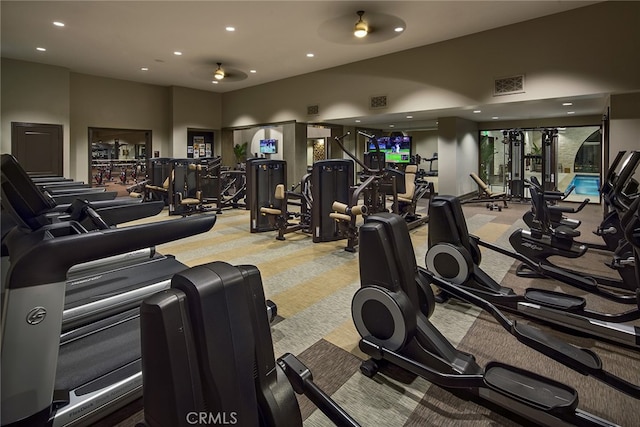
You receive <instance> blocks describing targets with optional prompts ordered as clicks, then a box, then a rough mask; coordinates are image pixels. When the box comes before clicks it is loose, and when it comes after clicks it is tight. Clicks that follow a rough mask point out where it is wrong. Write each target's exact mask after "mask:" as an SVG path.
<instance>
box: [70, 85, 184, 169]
mask: <svg viewBox="0 0 640 427" xmlns="http://www.w3.org/2000/svg"><path fill="white" fill-rule="evenodd" d="M170 126H171V116H170V104H169V91H168V89H167V88H164V87H161V86H155V85H148V84H143V83H136V82H130V81H125V80H116V79H109V78H105V77H97V76H89V75H86V74H78V73H71V162H72V164H75V174H73V173H72V176H73V177H74V178H76V179H83V180H86V179H89V141H88V129H89V127H102V128H116V129H137V130H151V131H152V138H153V139H152V143H153V144H152V147H153V148H152V151H160V155H161V156H168V155H171V133H170V131H171V129H170ZM185 140H186V138H185Z"/></svg>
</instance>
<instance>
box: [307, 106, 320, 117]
mask: <svg viewBox="0 0 640 427" xmlns="http://www.w3.org/2000/svg"><path fill="white" fill-rule="evenodd" d="M318 114H320V108H319V107H318V106H317V105H309V106H308V107H307V115H308V116H317V115H318Z"/></svg>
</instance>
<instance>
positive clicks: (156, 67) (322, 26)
mask: <svg viewBox="0 0 640 427" xmlns="http://www.w3.org/2000/svg"><path fill="white" fill-rule="evenodd" d="M593 3H596V2H594V1H571V0H569V1H366V2H365V1H242V0H236V1H66V2H65V1H6V0H2V2H1V3H0V5H1V15H2V29H1V43H2V56H3V57H7V58H13V59H20V60H25V61H33V62H39V63H45V64H50V65H57V66H61V67H66V68H68V69H70V70H71V71H72V72H77V73H84V74H91V75H98V76H104V77H110V78H117V79H125V80H132V81H138V82H143V83H149V84H155V85H162V86H174V85H175V86H183V87H189V88H194V89H201V90H207V91H213V92H228V91H232V90H237V89H242V88H246V87H250V86H255V85H259V84H263V83H267V82H270V81H275V80H279V79H283V78H287V77H292V76H296V75H300V74H305V73H310V72H313V71H317V70H321V69H326V68H330V67H335V66H338V65H343V64H346V63H350V62H355V61H359V60H363V59H367V58H372V57H376V56H381V55H384V54H388V53H392V52H397V51H401V50H405V49H410V48H413V47H418V46H423V45H427V44H431V43H436V42H439V41H443V40H447V39H451V38H455V37H460V36H463V35H466V34H472V33H476V32H479V31H484V30H488V29H491V28H496V27H500V26H504V25H508V24H513V23H517V22H521V21H525V20H529V19H533V18H537V17H540V16H544V15H549V14H554V13H559V12H562V11H566V10H570V9H573V8H577V7H582V6H585V5H589V4H593ZM358 10H364V11H365V15H364V19H365V20H368V22H369V25H370V26H371V27H372V32H371V34H370V35H369V36H368V37H367V38H366V39H364V40H360V39H355V38H354V37H353V35H352V29H353V26H354V25H355V22H356V21H357V18H358V17H357V15H356V12H357V11H358ZM53 21H61V22H63V23H64V24H65V26H64V27H63V28H59V27H56V26H54V25H53ZM390 24H393V25H392V26H396V24H404V27H405V30H404V31H403V32H401V33H396V32H394V31H393V28H391V27H390ZM385 25H386V27H385ZM227 26H234V27H235V28H236V31H234V32H228V31H226V30H225V27H227ZM36 47H44V48H46V49H47V50H46V52H39V51H37V50H36ZM174 51H181V52H182V53H183V54H182V55H181V56H176V55H174V53H173V52H174ZM309 52H311V53H314V55H315V56H314V57H313V58H308V57H307V56H306V54H307V53H309ZM217 62H221V63H222V66H223V68H224V69H225V70H226V71H227V73H228V74H229V76H228V78H226V79H224V80H223V81H222V82H220V83H219V84H217V85H214V84H212V83H211V82H212V80H213V79H212V73H213V71H214V70H215V68H216V63H217ZM142 67H148V68H149V70H148V71H141V68H142ZM252 69H253V70H256V73H251V72H250V70H252ZM538 104H539V103H538ZM602 104H603V100H602V99H593V98H588V99H585V100H583V107H584V108H583V109H581V110H579V111H576V114H581V115H585V114H599V113H600V112H601V111H602ZM489 108H500V106H490V107H487V109H489ZM483 110H485V108H483ZM555 110H558V103H557V102H553V103H550V104H549V105H535V104H531V105H529V106H527V105H526V104H525V105H522V106H520V105H511V106H510V107H509V111H510V112H511V116H513V118H514V119H522V118H540V117H553V116H554V115H555V114H556V112H555ZM505 111H506V110H505ZM408 113H411V114H412V115H414V117H415V119H416V120H415V121H414V123H415V122H417V119H418V117H421V118H423V119H424V120H431V119H435V117H438V115H439V112H429V113H421V112H408ZM448 113H456V114H458V115H460V116H461V117H464V115H467V116H468V118H470V119H474V120H476V121H485V120H486V121H489V120H491V117H492V116H493V115H500V116H504V115H503V114H499V112H497V111H487V112H486V114H485V113H484V111H483V115H482V116H477V115H474V114H473V113H472V112H471V111H458V110H457V111H452V112H448ZM434 114H435V115H434ZM540 114H543V115H540ZM557 114H565V111H562V112H560V110H558V112H557ZM422 116H424V117H422ZM403 117H406V115H401V116H398V117H393V116H376V117H375V119H374V118H373V117H372V118H369V121H370V123H368V124H371V125H376V124H377V125H381V126H387V125H388V123H392V122H393V121H394V120H397V121H400V120H401V119H402V118H403ZM352 119H353V118H350V120H351V123H353V120H352ZM362 119H363V123H365V120H366V119H367V118H362Z"/></svg>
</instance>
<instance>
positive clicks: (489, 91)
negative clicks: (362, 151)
mask: <svg viewBox="0 0 640 427" xmlns="http://www.w3.org/2000/svg"><path fill="white" fill-rule="evenodd" d="M639 10H640V3H638V2H603V3H599V4H596V5H593V6H590V7H585V8H579V9H575V10H572V11H569V12H566V13H561V14H557V15H551V16H547V17H543V18H539V19H535V20H531V21H528V22H523V23H519V24H515V25H511V26H507V27H502V28H498V29H494V30H490V31H486V32H482V33H478V34H473V35H470V36H466V37H461V38H458V39H454V40H449V41H445V42H442V43H437V44H433V45H428V46H423V47H420V48H416V49H410V50H406V51H403V52H398V53H394V54H391V55H385V56H381V57H377V58H373V59H370V60H366V61H361V62H356V63H353V64H348V65H344V66H340V67H336V68H331V69H327V70H323V71H319V72H315V73H311V74H306V75H302V76H297V77H293V78H289V79H285V80H281V81H277V82H273V83H268V84H264V85H260V86H257V87H252V88H247V89H242V90H238V91H233V92H229V93H225V94H223V95H222V102H223V105H224V111H223V115H222V124H223V126H246V125H251V124H255V123H269V122H275V121H286V120H297V121H307V120H309V119H310V118H309V117H307V116H306V107H307V106H308V105H316V104H317V105H318V106H319V110H320V114H319V115H318V116H314V117H313V121H315V122H321V121H331V120H332V119H342V118H348V117H354V116H360V115H372V114H379V113H403V112H410V111H419V110H436V109H444V108H457V107H467V106H474V105H480V104H492V103H507V102H516V101H524V100H533V99H542V98H556V97H569V96H580V95H586V94H607V93H611V92H626V91H633V90H637V89H638V88H640V61H638V55H637V40H639V39H640V25H637V16H638V13H639ZM398 64H400V65H398ZM613 64H615V66H613ZM518 74H525V76H526V84H525V90H526V92H525V93H522V94H515V95H507V96H495V97H494V96H493V82H494V79H496V78H499V77H506V76H512V75H518ZM383 94H384V95H387V97H388V103H389V107H388V108H387V109H385V110H376V111H372V110H369V108H368V101H369V98H370V97H371V96H374V95H383ZM256 99H260V100H263V102H255V100H256Z"/></svg>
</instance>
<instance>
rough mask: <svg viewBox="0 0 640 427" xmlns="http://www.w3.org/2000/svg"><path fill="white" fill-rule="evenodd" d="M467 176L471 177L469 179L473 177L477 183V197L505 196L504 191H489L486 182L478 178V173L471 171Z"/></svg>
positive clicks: (493, 197)
mask: <svg viewBox="0 0 640 427" xmlns="http://www.w3.org/2000/svg"><path fill="white" fill-rule="evenodd" d="M469 176H470V177H471V179H473V180H474V181H475V183H476V184H477V185H478V196H479V197H481V198H482V197H486V198H489V199H495V198H498V197H504V196H506V193H504V192H499V193H497V192H496V193H494V192H493V191H491V188H490V187H489V186H488V185H487V183H486V182H484V181H483V180H482V179H480V177H479V176H478V175H476V174H475V173H473V172H471V173H470V174H469Z"/></svg>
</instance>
